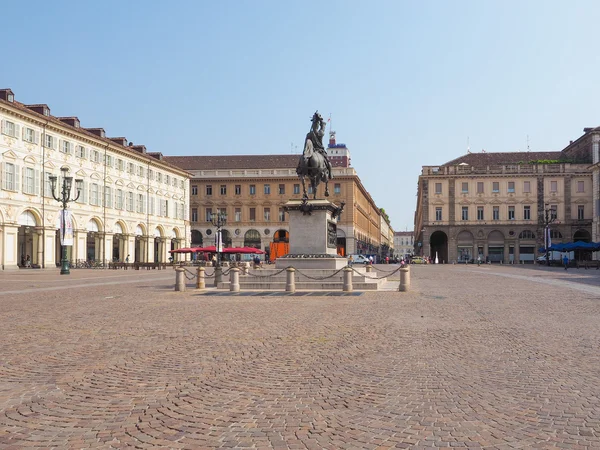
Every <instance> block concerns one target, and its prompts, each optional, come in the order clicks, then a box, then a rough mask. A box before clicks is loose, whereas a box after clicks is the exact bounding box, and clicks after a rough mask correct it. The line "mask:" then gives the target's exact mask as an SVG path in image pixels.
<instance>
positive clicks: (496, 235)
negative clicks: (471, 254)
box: [488, 230, 504, 263]
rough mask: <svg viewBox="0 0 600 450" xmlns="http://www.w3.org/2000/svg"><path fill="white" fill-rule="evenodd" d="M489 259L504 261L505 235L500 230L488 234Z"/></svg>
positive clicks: (491, 260)
mask: <svg viewBox="0 0 600 450" xmlns="http://www.w3.org/2000/svg"><path fill="white" fill-rule="evenodd" d="M488 261H490V262H497V263H499V262H501V261H504V235H503V234H502V232H500V231H498V230H494V231H492V232H490V234H488Z"/></svg>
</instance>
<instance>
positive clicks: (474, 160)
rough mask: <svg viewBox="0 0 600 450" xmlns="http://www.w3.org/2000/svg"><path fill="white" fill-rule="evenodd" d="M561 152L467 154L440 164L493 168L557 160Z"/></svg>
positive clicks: (560, 156)
mask: <svg viewBox="0 0 600 450" xmlns="http://www.w3.org/2000/svg"><path fill="white" fill-rule="evenodd" d="M561 158H562V152H498V153H467V154H466V155H463V156H461V157H459V158H456V159H453V160H452V161H448V162H447V163H444V164H442V165H443V166H456V165H458V164H468V165H470V166H479V167H480V166H495V165H502V164H518V163H528V162H529V161H539V160H559V159H561Z"/></svg>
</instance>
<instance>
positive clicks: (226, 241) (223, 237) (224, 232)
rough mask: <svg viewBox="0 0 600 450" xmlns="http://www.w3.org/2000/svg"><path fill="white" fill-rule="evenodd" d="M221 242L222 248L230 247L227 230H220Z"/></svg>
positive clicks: (229, 235) (229, 237) (229, 236)
mask: <svg viewBox="0 0 600 450" xmlns="http://www.w3.org/2000/svg"><path fill="white" fill-rule="evenodd" d="M221 242H222V243H223V247H231V243H232V240H231V233H230V232H229V231H227V230H221Z"/></svg>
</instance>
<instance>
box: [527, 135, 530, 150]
mask: <svg viewBox="0 0 600 450" xmlns="http://www.w3.org/2000/svg"><path fill="white" fill-rule="evenodd" d="M527 151H530V150H529V135H527Z"/></svg>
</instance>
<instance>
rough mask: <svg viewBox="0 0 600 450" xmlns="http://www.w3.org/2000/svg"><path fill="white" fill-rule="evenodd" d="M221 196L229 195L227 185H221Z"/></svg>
mask: <svg viewBox="0 0 600 450" xmlns="http://www.w3.org/2000/svg"><path fill="white" fill-rule="evenodd" d="M221 195H227V185H226V184H222V185H221Z"/></svg>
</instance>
